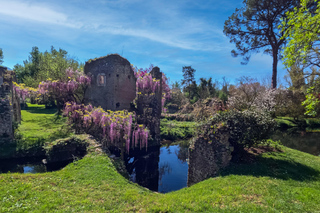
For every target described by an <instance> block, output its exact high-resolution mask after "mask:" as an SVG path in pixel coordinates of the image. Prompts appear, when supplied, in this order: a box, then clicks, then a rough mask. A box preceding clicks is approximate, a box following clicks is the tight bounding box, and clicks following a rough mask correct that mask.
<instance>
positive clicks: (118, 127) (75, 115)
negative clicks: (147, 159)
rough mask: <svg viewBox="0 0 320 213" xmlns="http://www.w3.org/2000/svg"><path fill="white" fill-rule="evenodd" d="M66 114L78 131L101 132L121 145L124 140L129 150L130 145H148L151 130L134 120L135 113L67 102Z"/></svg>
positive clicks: (104, 136) (110, 140)
mask: <svg viewBox="0 0 320 213" xmlns="http://www.w3.org/2000/svg"><path fill="white" fill-rule="evenodd" d="M64 115H65V116H66V117H68V121H69V122H70V123H71V124H73V126H74V128H75V129H76V131H78V132H86V133H91V134H93V135H96V134H99V136H102V137H103V138H105V139H107V142H110V143H111V144H113V145H117V144H119V143H120V145H121V143H122V142H123V140H124V141H125V147H126V150H127V152H129V150H130V147H132V148H134V147H137V146H140V148H142V147H145V148H147V147H148V137H149V130H148V129H147V128H145V127H144V126H143V125H138V124H136V123H134V122H133V120H134V119H135V115H134V114H133V113H130V112H127V111H115V112H113V111H111V110H107V111H104V110H103V109H102V108H101V107H98V108H96V107H92V105H91V104H89V105H84V104H76V103H75V102H67V103H66V105H65V108H64Z"/></svg>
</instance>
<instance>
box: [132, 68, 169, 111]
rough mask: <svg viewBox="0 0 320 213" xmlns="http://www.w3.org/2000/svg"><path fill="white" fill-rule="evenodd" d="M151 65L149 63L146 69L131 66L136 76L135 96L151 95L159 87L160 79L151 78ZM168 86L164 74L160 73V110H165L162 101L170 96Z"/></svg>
mask: <svg viewBox="0 0 320 213" xmlns="http://www.w3.org/2000/svg"><path fill="white" fill-rule="evenodd" d="M153 67H154V66H153V65H150V67H149V68H146V69H141V68H140V69H138V68H137V67H133V66H132V69H133V71H134V74H135V77H136V78H137V82H136V92H137V97H138V96H139V95H144V96H153V95H154V94H155V93H156V92H157V91H158V90H159V89H160V80H157V79H155V78H152V75H151V73H150V72H151V70H152V69H153ZM170 93H171V92H170V87H169V85H168V79H167V77H166V76H165V74H163V73H162V99H161V104H162V110H163V111H166V109H165V108H164V103H165V100H166V99H169V98H170Z"/></svg>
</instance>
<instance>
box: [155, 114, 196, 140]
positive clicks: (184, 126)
mask: <svg viewBox="0 0 320 213" xmlns="http://www.w3.org/2000/svg"><path fill="white" fill-rule="evenodd" d="M196 127H197V123H196V122H189V121H176V120H167V119H165V118H164V119H161V122H160V132H161V133H160V134H161V139H162V140H172V141H174V140H178V139H186V138H191V137H193V136H194V134H195V130H196Z"/></svg>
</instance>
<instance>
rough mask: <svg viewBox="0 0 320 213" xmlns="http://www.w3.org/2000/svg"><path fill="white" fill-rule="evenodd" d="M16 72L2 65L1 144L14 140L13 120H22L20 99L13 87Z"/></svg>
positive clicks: (0, 83)
mask: <svg viewBox="0 0 320 213" xmlns="http://www.w3.org/2000/svg"><path fill="white" fill-rule="evenodd" d="M15 80H16V79H15V73H14V72H13V71H10V70H8V69H7V68H6V67H0V144H2V143H8V142H11V141H13V125H12V124H13V122H20V121H21V109H20V101H19V98H18V97H17V95H16V92H15V91H14V89H13V81H15Z"/></svg>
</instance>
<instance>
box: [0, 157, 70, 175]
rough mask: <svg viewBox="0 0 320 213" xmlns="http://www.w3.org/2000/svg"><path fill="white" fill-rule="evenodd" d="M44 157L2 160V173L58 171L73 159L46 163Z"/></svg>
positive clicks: (0, 170)
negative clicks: (43, 160) (43, 161)
mask: <svg viewBox="0 0 320 213" xmlns="http://www.w3.org/2000/svg"><path fill="white" fill-rule="evenodd" d="M42 159H43V158H20V159H9V160H3V159H1V160H0V173H9V172H10V173H44V172H52V171H57V170H60V169H62V168H63V167H65V166H66V165H68V164H69V163H71V162H72V161H65V162H59V163H54V164H49V165H45V164H43V163H42Z"/></svg>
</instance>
